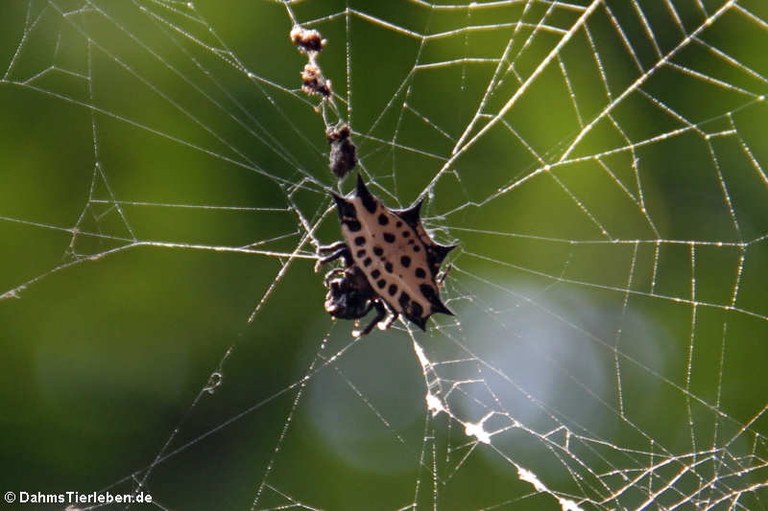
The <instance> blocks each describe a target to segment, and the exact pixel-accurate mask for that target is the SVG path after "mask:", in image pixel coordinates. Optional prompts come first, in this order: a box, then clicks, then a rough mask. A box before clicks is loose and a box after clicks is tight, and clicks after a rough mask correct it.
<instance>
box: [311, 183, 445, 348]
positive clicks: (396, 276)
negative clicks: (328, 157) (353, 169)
mask: <svg viewBox="0 0 768 511" xmlns="http://www.w3.org/2000/svg"><path fill="white" fill-rule="evenodd" d="M332 196H333V200H334V201H335V202H336V209H337V211H338V214H339V219H340V221H341V233H342V236H343V238H344V240H343V241H338V242H336V243H333V244H331V245H327V246H321V247H318V261H317V266H316V269H317V270H319V269H320V267H321V266H323V265H325V264H328V263H330V262H332V261H335V260H337V259H341V260H342V261H343V266H342V267H338V268H334V269H332V270H331V271H329V272H328V273H327V274H326V276H325V280H324V282H325V286H326V288H327V289H328V293H327V295H326V299H325V310H326V312H328V314H330V315H331V316H333V317H335V318H341V319H355V320H357V319H360V318H363V317H364V316H366V315H367V314H368V313H369V312H370V311H371V309H375V310H376V316H375V317H374V318H373V320H372V321H371V322H370V323H369V324H368V325H367V326H366V327H365V328H364V329H363V330H362V331H357V330H355V331H353V332H352V335H353V336H354V337H360V336H363V335H366V334H368V333H370V332H371V330H373V327H375V326H377V325H378V326H379V328H380V329H382V330H386V329H387V328H389V327H390V326H391V325H392V323H393V322H394V321H395V320H396V319H397V318H398V317H399V316H400V315H401V314H402V315H403V316H405V318H406V319H408V320H409V321H411V322H412V323H414V324H415V325H416V326H418V327H419V328H420V329H422V330H425V328H426V323H427V319H429V317H430V316H431V315H432V314H434V313H437V312H439V313H442V314H449V315H453V313H452V312H451V311H450V309H448V307H446V306H445V305H444V304H443V302H442V301H441V300H440V292H439V288H438V283H437V280H438V273H439V271H440V264H441V263H442V262H443V260H444V259H445V257H446V256H447V255H448V253H449V252H450V251H451V250H453V249H454V248H455V247H456V246H455V245H440V244H438V243H435V242H434V241H433V240H432V239H431V238H430V237H429V235H428V234H427V232H426V230H425V229H424V227H423V226H422V224H421V219H420V218H419V214H420V211H421V206H422V202H421V201H419V202H417V203H416V204H414V205H413V206H411V207H410V208H408V209H403V210H393V209H389V208H387V207H386V206H384V205H383V204H381V203H380V202H379V200H378V199H377V198H376V197H374V196H373V194H371V192H370V191H369V190H368V188H367V187H366V185H365V182H364V181H363V179H362V177H360V175H358V176H357V186H356V188H355V191H354V192H353V193H352V194H350V195H349V196H347V197H346V198H345V197H341V196H340V195H337V194H335V193H332ZM388 315H389V316H388ZM387 316H388V317H387ZM385 318H386V319H385Z"/></svg>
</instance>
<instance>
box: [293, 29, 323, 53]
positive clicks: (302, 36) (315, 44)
mask: <svg viewBox="0 0 768 511" xmlns="http://www.w3.org/2000/svg"><path fill="white" fill-rule="evenodd" d="M291 42H293V44H295V45H296V47H298V48H299V50H300V51H303V52H304V53H307V54H313V53H319V52H320V51H321V50H322V49H323V48H324V47H325V43H326V42H327V40H325V39H323V36H322V35H320V32H318V31H317V30H314V29H307V28H304V27H301V26H299V25H297V26H295V27H293V29H292V30H291Z"/></svg>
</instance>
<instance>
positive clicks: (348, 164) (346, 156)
mask: <svg viewBox="0 0 768 511" xmlns="http://www.w3.org/2000/svg"><path fill="white" fill-rule="evenodd" d="M351 134H352V131H351V130H350V129H349V125H347V124H346V123H342V124H341V125H339V126H336V127H331V128H328V130H327V131H326V132H325V138H326V139H327V140H328V143H329V144H330V145H331V152H330V155H329V157H328V160H329V161H328V164H329V166H330V167H331V172H333V174H334V175H335V176H336V177H338V178H339V179H344V178H345V177H346V176H347V174H349V173H350V172H351V171H352V169H354V168H355V165H357V147H355V144H354V143H353V142H352V141H351V140H350V139H349V137H350V135H351Z"/></svg>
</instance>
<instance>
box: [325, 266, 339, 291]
mask: <svg viewBox="0 0 768 511" xmlns="http://www.w3.org/2000/svg"><path fill="white" fill-rule="evenodd" d="M342 275H344V268H334V269H332V270H331V271H329V272H328V273H326V274H325V277H324V278H323V282H324V283H325V287H328V283H329V282H330V281H331V280H332V279H333V278H334V277H341V276H342Z"/></svg>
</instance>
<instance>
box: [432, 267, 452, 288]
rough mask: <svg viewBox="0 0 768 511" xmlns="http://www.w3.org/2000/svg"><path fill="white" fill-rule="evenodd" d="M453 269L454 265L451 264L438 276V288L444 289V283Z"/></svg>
mask: <svg viewBox="0 0 768 511" xmlns="http://www.w3.org/2000/svg"><path fill="white" fill-rule="evenodd" d="M451 268H453V265H452V264H449V265H448V266H447V267H446V268H445V269H444V270H443V271H441V272H440V273H439V274H438V276H437V278H436V279H435V284H437V287H443V282H445V278H446V277H447V276H448V273H449V272H450V271H451Z"/></svg>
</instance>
